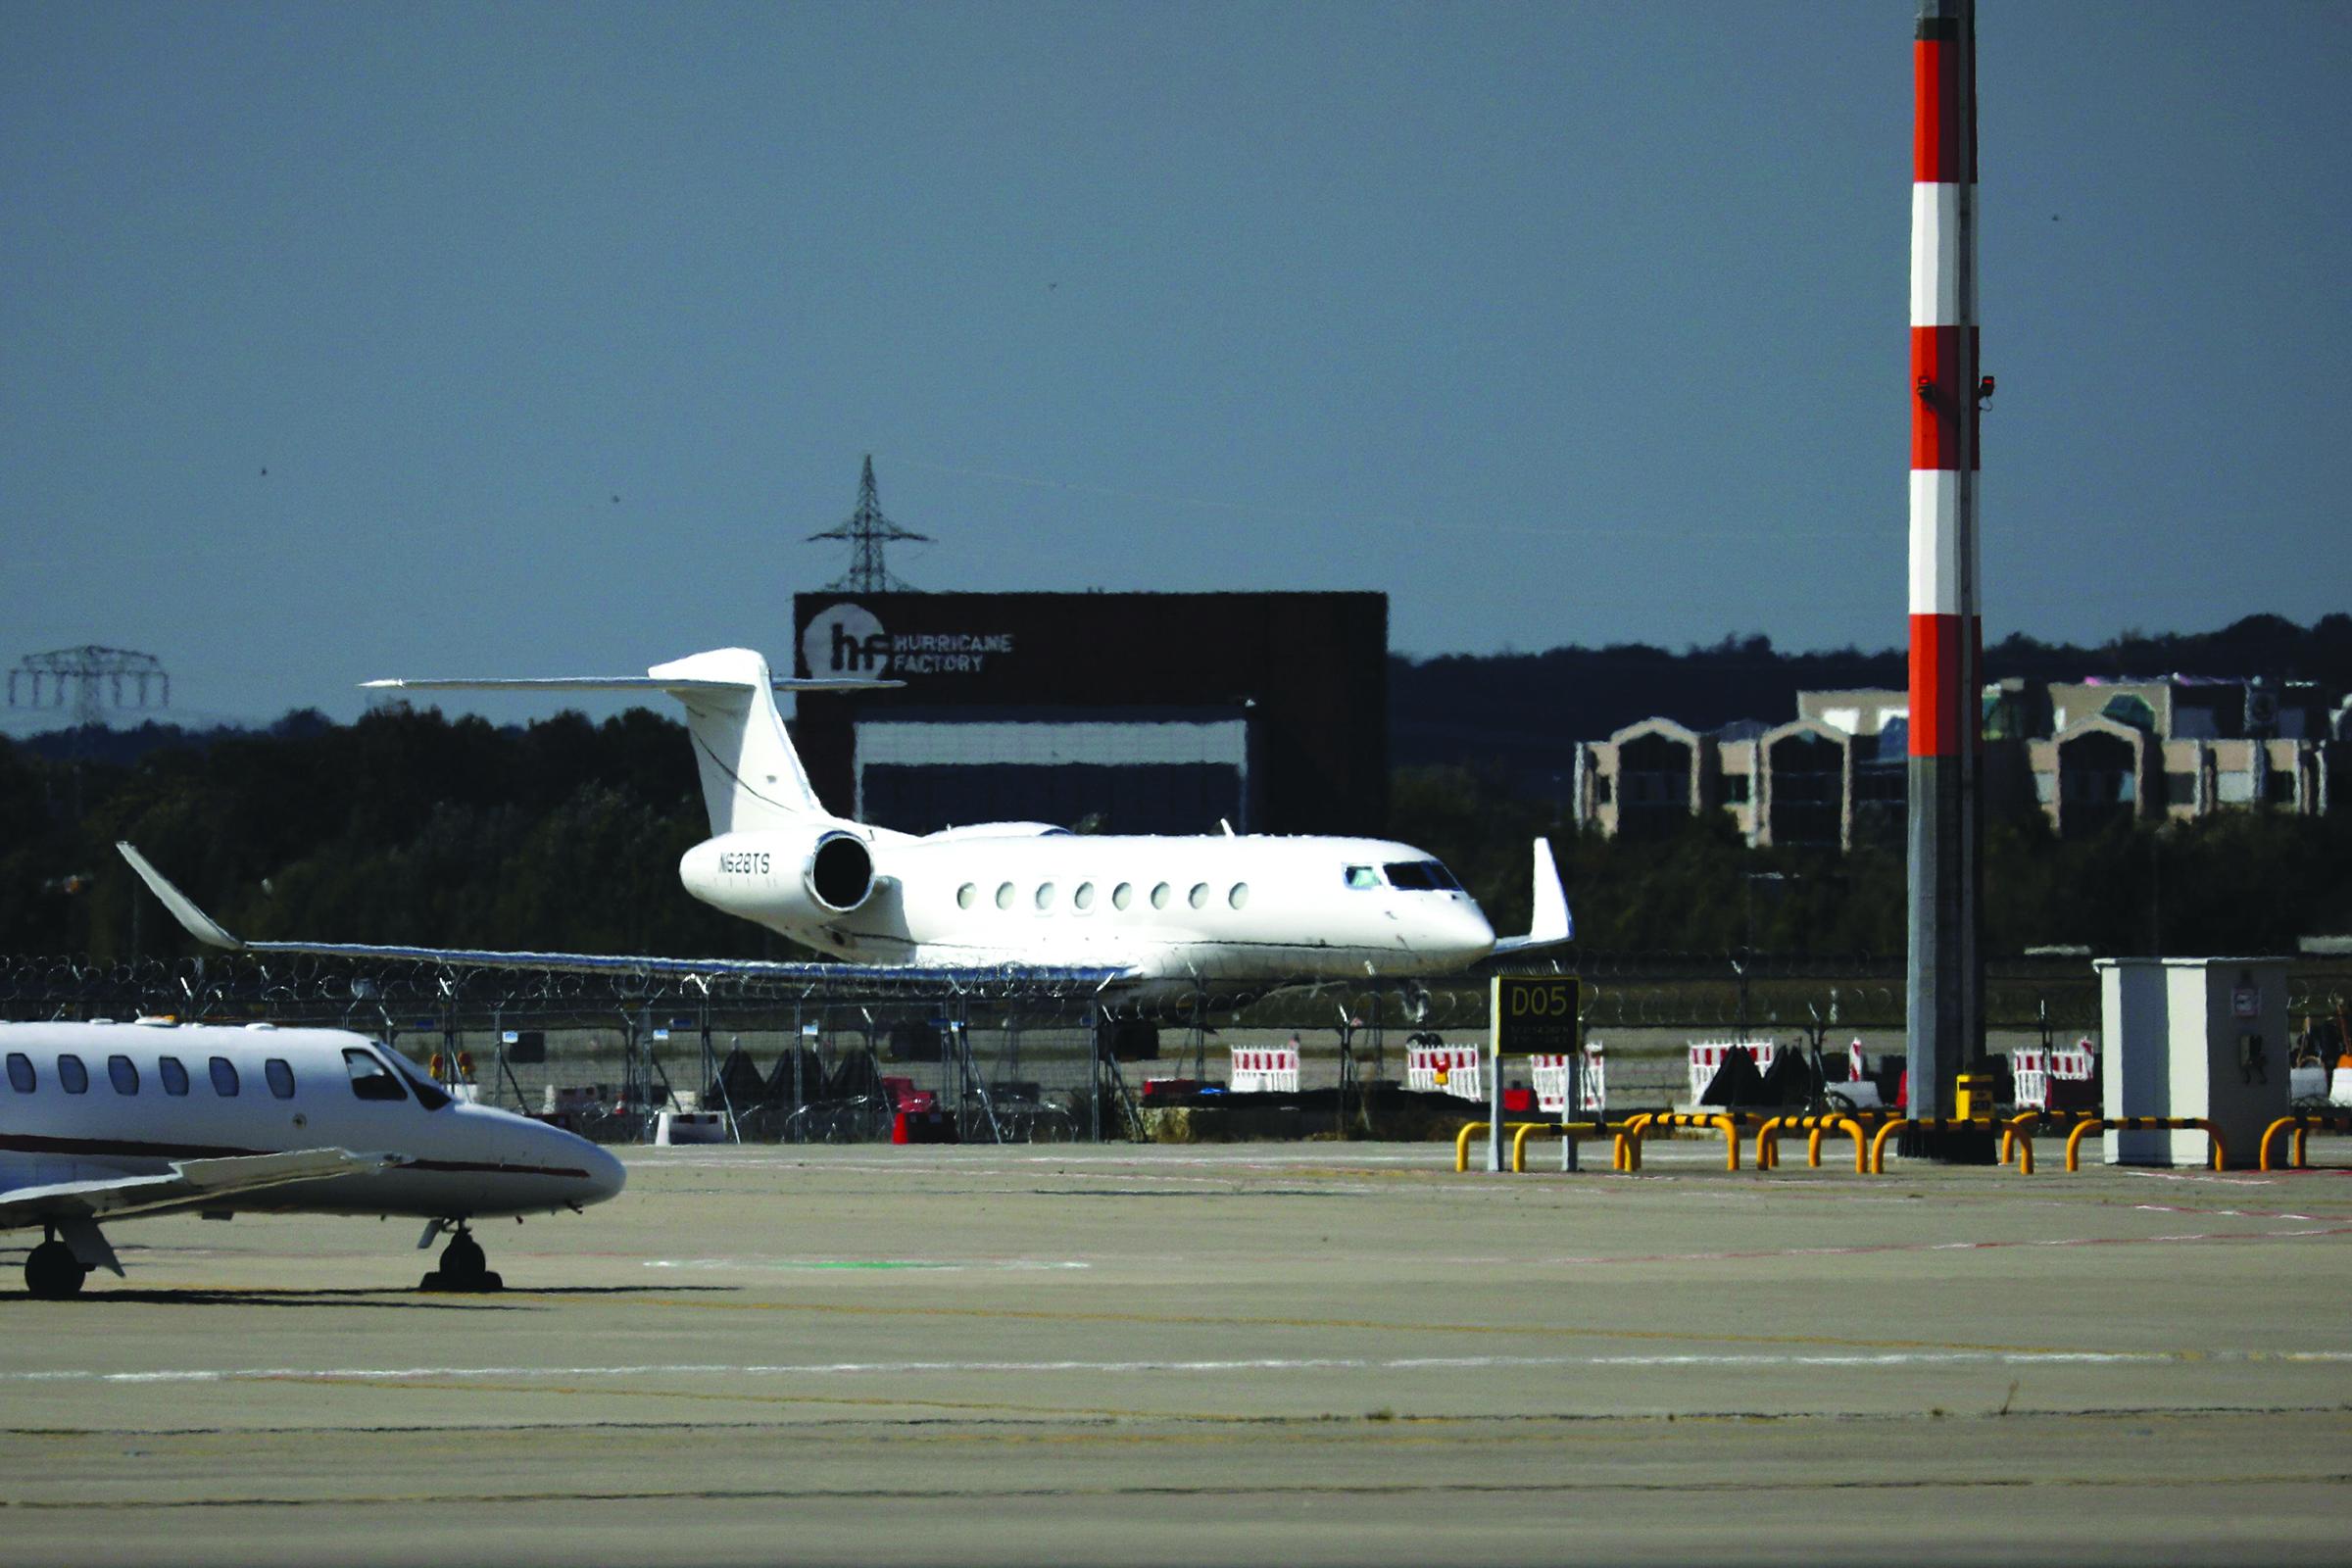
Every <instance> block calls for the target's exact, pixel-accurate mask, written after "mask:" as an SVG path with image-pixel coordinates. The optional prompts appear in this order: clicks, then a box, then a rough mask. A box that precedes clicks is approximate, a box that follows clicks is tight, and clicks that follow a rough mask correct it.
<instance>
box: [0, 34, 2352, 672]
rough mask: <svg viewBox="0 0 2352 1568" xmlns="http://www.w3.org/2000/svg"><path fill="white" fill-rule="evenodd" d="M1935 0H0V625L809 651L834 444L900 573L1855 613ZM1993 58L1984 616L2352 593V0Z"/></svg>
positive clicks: (2263, 607) (1700, 622) (823, 575)
mask: <svg viewBox="0 0 2352 1568" xmlns="http://www.w3.org/2000/svg"><path fill="white" fill-rule="evenodd" d="M1911 17H1912V8H1911V7H1910V6H1908V5H1906V4H1903V3H1901V0H1882V3H1876V4H1867V5H1865V4H1794V5H1788V6H1771V7H1758V6H1734V5H1730V4H1716V3H1708V4H1698V3H1687V4H1661V5H1607V6H1602V5H1584V4H1550V5H1541V6H1517V5H1499V4H1485V5H1448V6H1377V5H1356V4H1349V5H1315V4H1297V5H1279V6H1277V5H1257V4H1241V3H1232V4H1218V5H1206V4H1199V5H1176V4H1153V5H1119V4H1109V5H1072V6H1055V5H966V4H925V5H907V6H899V5H887V4H864V5H827V6H784V5H758V6H722V5H680V6H662V7H656V6H617V5H596V4H580V5H563V6H555V5H533V4H517V5H500V6H456V5H375V4H350V5H335V6H318V5H307V6H295V5H205V6H186V5H123V4H113V5H95V6H68V5H51V4H26V3H22V0H20V3H13V4H9V5H6V6H4V7H0V210H4V211H5V212H6V214H7V220H6V221H5V222H4V223H0V363H5V365H6V367H7V374H6V375H5V376H4V377H0V518H4V519H5V527H6V535H7V539H8V542H9V558H10V564H11V569H10V570H9V571H8V572H7V573H6V575H5V579H4V580H0V607H4V608H0V624H4V625H5V626H6V627H7V629H8V633H9V637H8V640H7V642H6V644H0V663H10V662H14V661H15V660H16V659H17V658H18V657H19V656H21V655H22V654H25V653H30V652H34V651H37V650H42V649H49V648H56V647H61V646H67V645H73V644H79V643H85V642H97V643H106V644H113V645H117V646H123V647H130V648H137V649H143V650H147V651H149V652H153V653H155V654H157V655H159V656H161V657H162V659H163V660H164V662H165V663H166V664H167V666H168V667H170V668H171V670H172V673H173V676H174V681H175V686H174V699H175V706H178V707H181V708H184V709H186V710H189V711H193V712H198V713H207V714H211V713H219V714H231V715H240V716H249V717H256V716H258V717H267V716H270V715H272V714H274V713H277V712H279V711H284V710H286V709H288V708H292V707H299V706H317V707H320V708H323V709H325V710H327V711H329V712H331V713H336V714H338V715H348V714H350V713H353V712H356V711H358V709H359V700H358V694H357V693H356V692H354V691H353V689H352V688H353V686H354V685H355V683H357V682H358V681H360V680H363V679H366V678H368V677H371V676H377V675H387V674H452V673H465V674H551V673H626V672H630V671H633V670H638V669H642V668H643V667H644V666H645V665H646V664H647V663H649V662H654V661H657V660H660V659H663V658H667V657H672V656H675V655H678V654H682V653H685V652H689V651H692V650H694V649H697V648H703V647H711V646H716V645H720V644H726V643H745V644H749V645H752V646H756V647H760V648H764V649H766V650H768V651H769V652H770V653H771V655H773V656H776V657H777V658H778V659H779V661H781V660H782V659H783V657H784V656H786V655H787V654H788V652H789V641H790V596H791V595H792V594H793V593H794V592H795V591H796V590H805V589H809V588H814V587H816V586H819V585H820V584H822V583H823V582H824V581H826V580H827V579H829V578H831V577H832V576H834V575H836V574H837V573H838V572H839V571H840V570H841V569H842V567H843V565H844V564H845V558H844V556H843V554H842V552H841V549H840V547H838V546H829V545H807V544H804V543H802V540H803V538H804V536H806V535H808V534H809V533H812V532H815V531H817V530H818V529H820V528H825V527H830V526H832V525H833V524H834V523H836V522H837V521H839V520H840V519H841V517H842V516H844V515H846V514H847V513H848V511H849V509H850V506H851V504H852V502H853V500H854V499H855V491H856V482H857V474H858V459H859V457H860V455H861V454H863V453H866V452H869V451H870V452H871V453H873V455H874V460H875V465H876V468H877V471H878V473H879V475H880V479H881V484H882V498H883V503H884V506H885V508H886V510H887V511H888V512H889V513H890V514H891V515H892V516H893V517H894V518H896V520H898V521H899V522H900V523H902V524H904V525H906V526H907V527H911V528H916V529H919V530H921V531H923V532H926V533H930V534H933V535H935V536H936V538H937V543H936V544H934V545H931V546H929V547H925V548H921V549H915V550H907V551H903V552H900V553H898V554H895V555H894V556H893V562H892V564H893V565H894V566H895V567H897V568H898V569H899V571H900V572H901V573H902V574H903V575H904V576H906V577H907V578H908V579H910V580H911V581H912V582H914V583H915V584H916V585H918V586H922V587H929V588H939V589H947V588H968V589H1030V588H1064V589H1082V588H1093V587H1101V588H1107V589H1131V588H1173V589H1188V590H1189V589H1209V588H1221V587H1233V588H1351V589H1378V590H1383V591H1386V592H1387V593H1388V594H1389V595H1390V596H1391V599H1392V638H1393V642H1394V645H1395V646H1396V647H1397V648H1398V649H1400V650H1403V651H1406V652H1411V653H1415V654H1432V653H1441V652H1450V651H1489V650H1494V649H1498V648H1503V647H1516V648H1520V649H1538V648H1544V647H1549V646H1552V645H1555V644H1558V643H1563V642H1584V643H1600V642H1608V641H1618V640H1627V639H1641V640H1646V641H1653V642H1660V643H1665V644H1667V645H1670V646H1680V645H1682V644H1685V643H1689V642H1712V641H1714V640H1716V639H1718V638H1720V637H1721V636H1722V635H1724V634H1725V633H1726V632H1734V631H1737V632H1741V633H1745V632H1750V631H1762V632H1765V633H1768V634H1769V635H1771V636H1772V637H1773V638H1774V640H1775V641H1776V642H1778V643H1780V644H1781V645H1783V646H1785V647H1828V646H1839V645H1843V644H1846V643H1855V644H1859V645H1861V646H1864V647H1887V646H1894V645H1896V644H1898V643H1899V642H1900V640H1901V637H1902V634H1903V624H1904V623H1903V613H1904V529H1905V509H1906V490H1905V473H1906V467H1907V447H1906V431H1907V423H1906V420H1907V417H1908V411H1907V406H1906V404H1905V401H1904V399H1905V393H1906V388H1905V381H1906V376H1907V365H1906V360H1905V353H1906V335H1905V324H1906V323H1905V310H1906V300H1907V293H1906V274H1907V266H1908V222H1909V192H1908V183H1909V177H1910V169H1909V134H1910V126H1909V118H1910V90H1911V83H1910V63H1909V52H1910V36H1911ZM1980 74H1981V80H1982V92H1983V98H1984V134H1983V164H1984V187H1983V201H1984V220H1983V267H1984V318H1985V363H1986V368H1988V369H1990V370H1991V371H1992V372H1993V373H1995V374H1996V375H1997V376H1998V377H1999V380H2000V392H1999V394H1998V396H1997V397H1996V398H1995V400H1994V403H1993V407H1992V409H1991V411H1990V413H1989V414H1988V415H1987V419H1986V425H1985V450H1986V459H1985V462H1986V472H1985V515H1984V527H1985V566H1986V589H1985V611H1986V622H1987V626H1986V629H1987V634H1988V635H1989V636H1992V637H1998V636H2001V635H2003V634H2005V633H2007V632H2008V631H2011V630H2016V629H2023V630H2028V631H2031V632H2034V633H2035V634H2036V635H2040V636H2044V637H2052V638H2072V639H2078V640H2096V639H2100V638H2104V637H2108V636H2111V635H2113V634H2114V633H2115V632H2117V631H2118V630H2120V629H2122V628H2125V627H2128V626H2136V627H2144V628H2148V629H2151V630H2154V629H2181V630H2198V629H2206V628H2210V627H2213V626H2218V625H2221V624H2224V623H2226V622H2228V621H2229V620H2231V619H2234V618H2236V617H2238V616H2240V615H2243V614H2247V613H2254V612H2257V611H2267V612H2273V613H2280V614H2285V615H2288V616H2291V617H2293V618H2295V619H2297V620H2301V621H2306V622H2308V621H2309V620H2311V619H2312V618H2314V617H2316V616H2318V615H2320V614H2322V613H2328V612H2330V611H2337V610H2343V609H2346V608H2348V606H2352V593H2348V592H2347V589H2348V588H2352V571H2348V570H2347V569H2346V566H2345V564H2344V562H2345V550H2344V539H2345V536H2346V521H2347V518H2346V507H2345V502H2344V499H2343V497H2344V487H2343V482H2342V479H2341V475H2340V473H2339V471H2338V466H2337V461H2336V460H2337V456H2338V448H2339V446H2340V444H2341V443H2342V442H2343V440H2344V432H2345V431H2346V430H2348V429H2352V373H2348V370H2352V288H2347V285H2346V279H2345V276H2344V267H2345V258H2346V257H2347V256H2348V255H2352V245H2348V244H2347V240H2348V239H2352V232H2348V229H2352V200H2348V199H2347V197H2348V196H2352V192H2348V191H2347V189H2346V184H2347V175H2346V173H2345V168H2346V159H2345V156H2344V152H2345V148H2346V146H2347V144H2348V143H2352V134H2348V132H2352V93H2347V92H2346V91H2345V83H2347V82H2352V7H2347V6H2346V5H2343V4H2282V3H2275V4H2237V5H2225V6H2215V5H2210V4H2200V5H2176V4H2164V3H2146V0H2142V3H2136V4H2132V5H2128V6H2127V5H2120V4H2119V5H2106V4H2089V3H2069V4H2057V5H2048V4H2034V5H2027V4H2020V3H2016V0H2007V3H2004V0H1985V5H1984V7H1983V11H1982V16H1981V20H1980ZM264 469H267V470H268V472H267V474H265V473H264V471H263V470H264ZM615 497H617V498H618V499H617V500H615V499H614V498H615ZM492 711H497V710H495V709H493V710H492Z"/></svg>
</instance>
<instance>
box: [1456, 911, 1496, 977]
mask: <svg viewBox="0 0 2352 1568" xmlns="http://www.w3.org/2000/svg"><path fill="white" fill-rule="evenodd" d="M1446 944H1447V946H1448V947H1450V948H1453V949H1456V950H1458V954H1459V961H1460V962H1463V963H1476V962H1477V961H1478V960H1479V959H1481V958H1483V957H1485V956H1487V955H1488V954H1490V953H1492V952H1494V951H1495V927H1494V926H1492V925H1490V924H1489V923H1488V922H1487V911H1486V910H1484V909H1482V908H1480V907H1478V904H1477V902H1476V901H1475V900H1471V899H1464V900H1462V901H1461V902H1460V903H1459V904H1457V905H1455V906H1454V907H1453V911H1452V917H1451V918H1450V919H1448V920H1447V921H1446Z"/></svg>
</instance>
